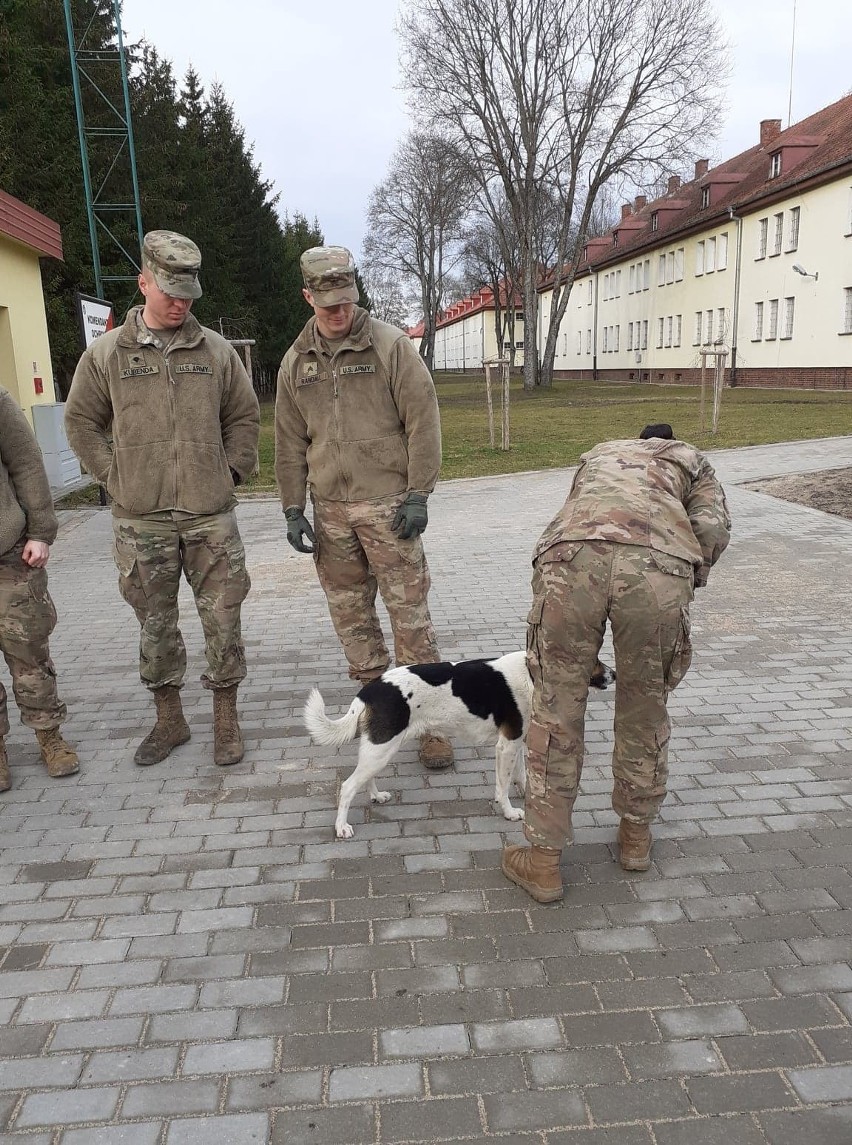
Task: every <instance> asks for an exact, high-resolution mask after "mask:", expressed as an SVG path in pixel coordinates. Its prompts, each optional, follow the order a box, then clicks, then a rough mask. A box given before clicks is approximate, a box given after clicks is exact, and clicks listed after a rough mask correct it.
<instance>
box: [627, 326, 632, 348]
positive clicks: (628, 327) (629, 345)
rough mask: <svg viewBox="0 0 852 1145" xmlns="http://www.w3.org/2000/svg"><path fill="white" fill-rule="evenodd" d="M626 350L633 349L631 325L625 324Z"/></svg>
mask: <svg viewBox="0 0 852 1145" xmlns="http://www.w3.org/2000/svg"><path fill="white" fill-rule="evenodd" d="M627 349H628V350H632V349H633V323H632V322H628V323H627Z"/></svg>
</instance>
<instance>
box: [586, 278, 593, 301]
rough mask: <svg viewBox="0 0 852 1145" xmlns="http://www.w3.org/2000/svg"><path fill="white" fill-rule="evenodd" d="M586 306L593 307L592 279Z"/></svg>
mask: <svg viewBox="0 0 852 1145" xmlns="http://www.w3.org/2000/svg"><path fill="white" fill-rule="evenodd" d="M586 305H587V306H591V305H592V280H591V279H589V290H588V293H587V295H586Z"/></svg>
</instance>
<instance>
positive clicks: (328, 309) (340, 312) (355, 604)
mask: <svg viewBox="0 0 852 1145" xmlns="http://www.w3.org/2000/svg"><path fill="white" fill-rule="evenodd" d="M301 267H302V277H303V280H304V284H305V289H304V291H303V294H304V296H305V299H306V300H307V302H308V304H309V305H310V306H311V307H312V309H313V311H314V315H315V317H313V318H311V319H310V320H309V322H308V323H307V325H306V326H305V328H304V329H303V330H302V332H301V334H300V335H299V337H298V338H297V339H296V341H295V342H294V343H293V345H292V346H291V347H290V349H289V350H288V351H287V353H286V355H285V356H284V360H283V362H282V363H281V369H280V370H279V372H278V397H277V401H276V407H275V475H276V479H277V481H278V489H279V492H280V494H281V500H282V503H283V506H284V511H285V515H286V518H287V539H288V541H289V542H290V544H291V545H292V546H293V548H295V549H296V550H297V551H298V552H302V553H310V552H313V554H314V561H315V563H316V569H317V574H318V576H319V580H320V584H321V585H322V587H323V591H324V592H325V595H326V598H327V600H328V607H329V612H330V613H331V619H332V623H333V624H334V628H335V631H336V632H337V635H338V637H339V638H340V642H341V644H342V646H343V651H344V654H345V655H346V659H347V660H348V661H349V675H350V677H351V678H352V679H355V680H358V681H360V683H362V684H366V683H368V682H369V681H370V680H375V679H376V678H377V677H379V676H381V674H382V672H384V671H385V669H386V668H387V667H388V665H389V655H388V649H387V645H386V644H385V640H384V637H383V635H382V630H381V627H380V625H379V619H378V616H377V614H376V592H377V591H379V592H381V594H382V600H383V601H384V603H385V606H386V607H387V610H388V615H389V617H390V621H391V627H392V629H393V636H394V653H395V657H396V662H397V664H416V663H433V662H436V661H438V660H439V659H440V655H439V653H438V644H437V641H436V639H435V631H434V629H433V627H432V621H431V618H430V616H429V607H428V604H427V597H428V593H429V587H430V579H429V569H428V567H427V564H426V557H425V555H424V552H423V545H422V542H421V540H420V534H421V533H422V532H423V530H424V529H425V528H426V524H427V519H428V518H427V511H426V499H427V497H428V496H429V494H430V493H431V492H432V489H433V488H434V486H435V482H436V480H437V478H438V470H439V469H440V466H441V427H440V418H439V414H438V401H437V398H436V396H435V387H434V385H433V383H432V378H431V376H430V374H429V371H428V370H427V369H426V366H425V365H424V364H423V360H422V359H421V357H420V355H419V354H418V353H417V351H416V350H415V349H414V347H413V345H412V343H411V341H410V339H409V338H408V337H407V336H406V335H405V334H404V333H403V331H402V330H398V329H397V328H396V327H395V326H389V325H388V324H387V323H385V322H378V321H376V320H375V319H373V318H371V317H370V315H369V314H368V313H367V312H366V311H365V310H362V309H360V307H358V306H356V305H355V303H357V302H358V298H359V295H358V287H357V285H356V282H355V264H354V262H353V259H352V255H351V254H350V252H349V251H348V250H346V248H345V247H314V248H312V249H311V250H308V251H306V252H305V253H304V254H303V255H302V259H301ZM307 485H310V488H311V500H312V502H313V528H312V527H311V524H310V522H309V521H308V519H307V518H306V517H305V513H304V510H305V502H306V499H307ZM306 540H307V542H308V543H306ZM311 546H313V547H311ZM420 759H421V761H422V763H423V764H424V765H425V766H427V767H432V768H440V767H448V766H449V765H450V764H451V763H452V762H453V755H452V748H451V747H450V744H449V742H448V741H447V740H446V739H444V738H443V737H442V736H423V737H422V739H421V741H420Z"/></svg>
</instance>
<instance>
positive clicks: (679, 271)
mask: <svg viewBox="0 0 852 1145" xmlns="http://www.w3.org/2000/svg"><path fill="white" fill-rule="evenodd" d="M674 276H675V282H683V247H682V246H679V247H678V248H677V250H676V251H675V275H674Z"/></svg>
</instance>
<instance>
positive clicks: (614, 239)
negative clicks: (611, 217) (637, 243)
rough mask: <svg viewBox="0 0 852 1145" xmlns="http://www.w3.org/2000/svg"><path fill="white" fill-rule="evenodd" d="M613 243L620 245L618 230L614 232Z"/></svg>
mask: <svg viewBox="0 0 852 1145" xmlns="http://www.w3.org/2000/svg"><path fill="white" fill-rule="evenodd" d="M612 245H613V246H618V231H613V232H612Z"/></svg>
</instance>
